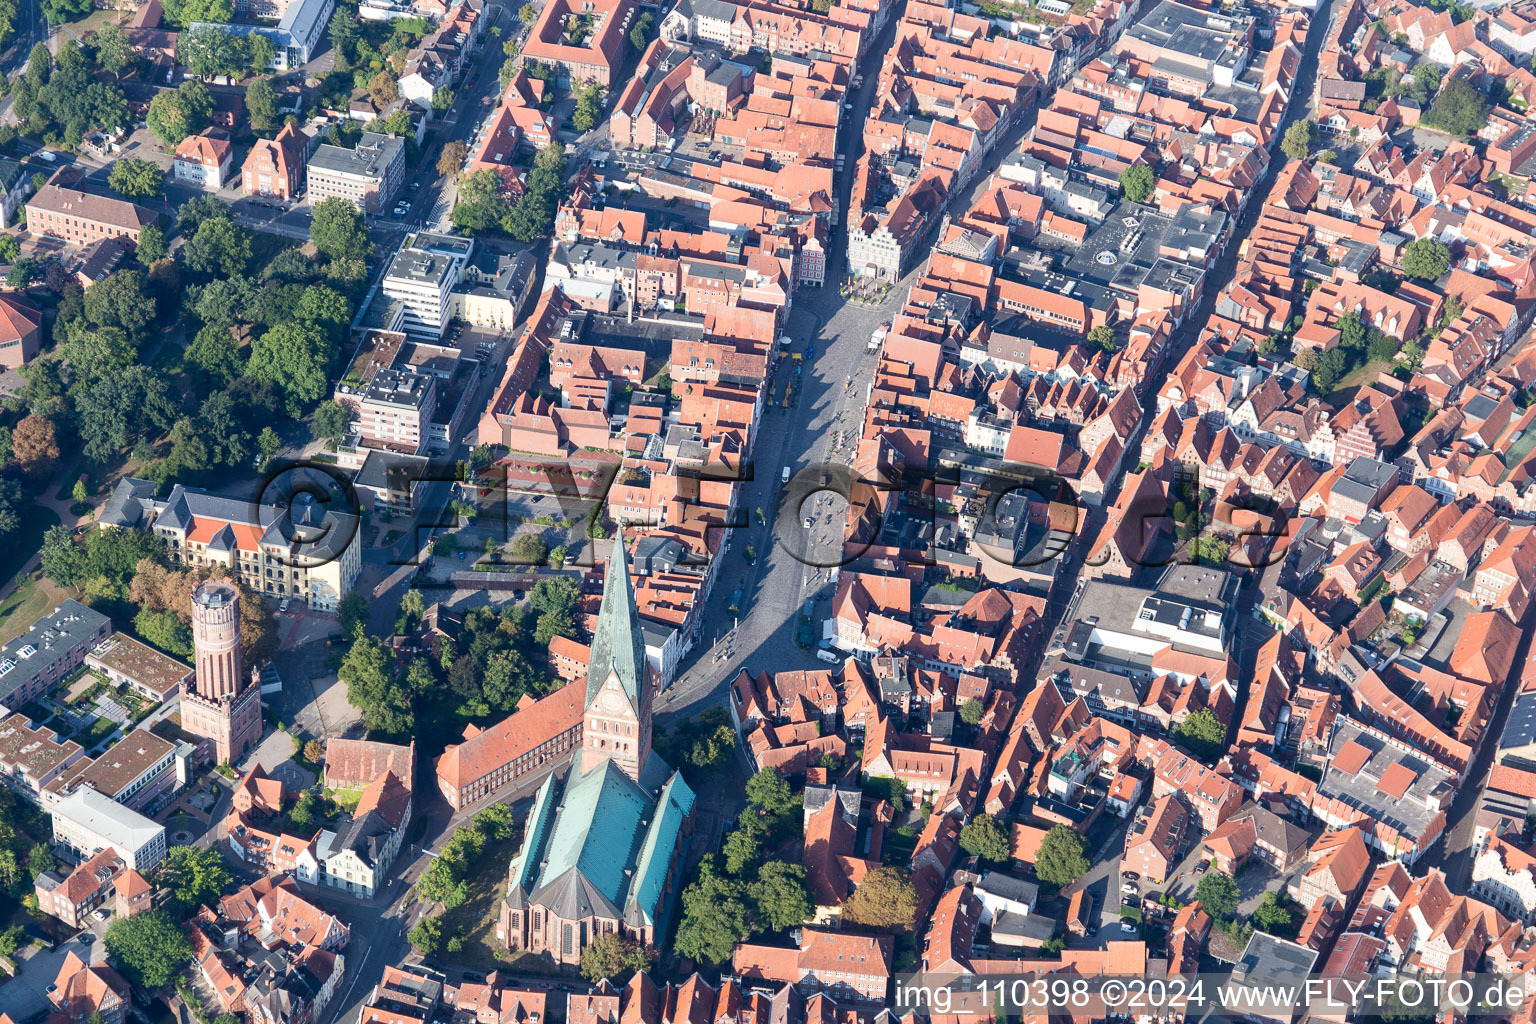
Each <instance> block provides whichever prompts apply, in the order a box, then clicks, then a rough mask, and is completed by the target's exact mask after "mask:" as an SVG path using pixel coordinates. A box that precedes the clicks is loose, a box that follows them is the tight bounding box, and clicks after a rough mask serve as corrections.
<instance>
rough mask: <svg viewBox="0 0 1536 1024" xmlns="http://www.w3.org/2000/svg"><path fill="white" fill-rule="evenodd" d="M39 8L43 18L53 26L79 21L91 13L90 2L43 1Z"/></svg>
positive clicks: (76, 0) (72, 0)
mask: <svg viewBox="0 0 1536 1024" xmlns="http://www.w3.org/2000/svg"><path fill="white" fill-rule="evenodd" d="M39 6H40V7H41V9H42V12H43V17H45V18H47V19H48V20H49V21H50V22H52V23H53V24H55V25H59V24H62V23H64V22H66V21H79V20H80V19H81V18H83V17H85V16H86V15H87V14H90V13H91V0H43V2H42V4H40V5H39Z"/></svg>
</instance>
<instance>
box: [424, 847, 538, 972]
mask: <svg viewBox="0 0 1536 1024" xmlns="http://www.w3.org/2000/svg"><path fill="white" fill-rule="evenodd" d="M521 838H522V837H521V836H517V837H514V838H512V839H509V840H507V841H506V842H504V843H492V844H490V845H488V846H486V848H485V849H484V850H483V851H482V852H481V854H480V857H479V859H478V860H477V861H476V862H475V865H474V867H473V868H471V870H470V873H469V875H468V877H467V878H466V879H465V881H466V882H467V883H468V886H469V898H468V899H466V900H465V901H464V902H463V903H462V904H460V905H459V906H457V907H454V908H453V909H452V910H448V911H444V912H443V936H444V941H445V942H446V940H447V939H449V938H452V937H454V936H458V937H459V938H461V939H462V940H463V942H464V949H463V951H462V952H459V953H452V954H445V955H447V956H450V957H451V958H452V959H453V960H454V962H455V963H462V964H464V965H465V966H466V967H472V968H476V969H479V970H485V971H492V970H502V971H505V970H511V971H515V972H517V973H520V974H555V973H557V972H556V971H555V970H554V969H553V967H552V966H551V965H550V963H549V961H548V960H546V959H544V958H543V957H538V956H533V955H532V954H529V953H526V952H517V953H512V952H509V951H508V950H507V948H506V947H505V946H503V945H502V944H501V943H500V942H498V941H497V940H496V916H497V914H498V913H500V910H501V898H502V897H503V896H504V895H506V888H507V862H508V861H510V860H511V859H512V855H513V854H514V853H516V852H517V846H518V843H519V842H520V841H521Z"/></svg>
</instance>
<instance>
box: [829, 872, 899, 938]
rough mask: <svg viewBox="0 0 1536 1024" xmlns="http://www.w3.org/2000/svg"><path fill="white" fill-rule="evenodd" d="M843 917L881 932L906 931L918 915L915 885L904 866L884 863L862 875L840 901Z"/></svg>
mask: <svg viewBox="0 0 1536 1024" xmlns="http://www.w3.org/2000/svg"><path fill="white" fill-rule="evenodd" d="M843 917H844V918H845V919H847V920H848V921H851V922H852V923H854V924H858V925H863V926H864V927H866V928H877V929H880V930H882V931H905V930H907V929H908V928H911V927H912V923H913V921H914V920H915V919H916V917H917V887H916V886H914V885H913V884H912V876H911V875H910V874H909V873H908V872H907V870H906V869H905V868H902V867H898V866H896V865H891V864H887V865H884V866H881V867H878V868H876V869H875V870H873V871H871V872H869V873H868V874H866V875H865V876H864V878H863V879H862V880H861V881H860V882H859V884H858V887H857V888H856V889H854V891H853V895H852V896H850V897H848V899H847V901H845V902H844V903H843Z"/></svg>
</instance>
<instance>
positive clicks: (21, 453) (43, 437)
mask: <svg viewBox="0 0 1536 1024" xmlns="http://www.w3.org/2000/svg"><path fill="white" fill-rule="evenodd" d="M11 455H12V456H13V457H14V458H15V459H16V464H17V465H18V466H19V467H20V468H21V471H22V472H23V473H25V474H27V475H28V476H41V475H42V474H44V473H46V472H48V471H49V470H51V469H52V468H53V463H54V462H55V460H57V459H58V457H59V432H58V429H57V428H56V427H55V426H54V425H53V421H52V420H50V419H46V418H44V417H42V416H38V415H36V414H33V415H31V416H25V417H23V418H22V420H21V422H20V423H18V424H16V429H15V430H13V431H11Z"/></svg>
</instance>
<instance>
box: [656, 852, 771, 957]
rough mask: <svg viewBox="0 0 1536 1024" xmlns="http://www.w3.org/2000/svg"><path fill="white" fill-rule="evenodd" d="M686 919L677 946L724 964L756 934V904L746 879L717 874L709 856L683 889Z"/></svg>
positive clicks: (679, 928) (679, 927) (689, 954)
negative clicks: (749, 893) (736, 879)
mask: <svg viewBox="0 0 1536 1024" xmlns="http://www.w3.org/2000/svg"><path fill="white" fill-rule="evenodd" d="M682 906H683V913H682V919H681V920H680V921H679V922H678V925H677V934H676V936H675V937H674V939H673V948H675V949H676V950H677V952H679V953H681V954H682V955H683V956H686V957H688V958H689V959H691V960H698V961H701V962H703V963H709V964H722V963H725V961H727V960H729V959H730V957H731V953H732V952H734V951H735V949H736V945H737V944H738V943H740V942H741V941H742V940H744V939H746V938H747V937H748V936H750V935H751V934H752V925H753V917H752V906H751V902H750V899H749V897H748V895H747V887H746V885H745V884H744V883H742V882H738V881H735V880H734V879H730V878H723V877H721V876H719V875H716V874H714V872H713V869H712V866H711V865H709V862H708V861H707V859H706V862H705V864H701V865H700V869H699V876H698V878H696V879H695V880H694V881H693V882H692V883H690V884H689V885H688V886H687V888H685V889H684V890H683V899H682Z"/></svg>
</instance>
